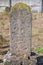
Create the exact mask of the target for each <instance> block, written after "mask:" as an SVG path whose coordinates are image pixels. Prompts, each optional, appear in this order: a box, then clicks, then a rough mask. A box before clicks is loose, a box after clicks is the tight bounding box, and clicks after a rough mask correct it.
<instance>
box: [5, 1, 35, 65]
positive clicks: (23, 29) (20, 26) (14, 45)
mask: <svg viewBox="0 0 43 65" xmlns="http://www.w3.org/2000/svg"><path fill="white" fill-rule="evenodd" d="M31 26H32V16H31V10H30V7H29V6H28V5H26V4H24V3H21V2H20V3H17V4H15V5H14V6H13V7H12V9H11V12H10V53H7V54H6V56H5V58H6V59H4V65H30V64H31V65H32V64H33V63H34V62H33V61H32V60H28V58H29V56H30V52H31V31H32V28H31ZM31 62H32V63H31ZM34 65H35V64H34Z"/></svg>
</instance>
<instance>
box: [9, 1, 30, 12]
mask: <svg viewBox="0 0 43 65" xmlns="http://www.w3.org/2000/svg"><path fill="white" fill-rule="evenodd" d="M21 7H24V8H25V9H27V10H28V11H29V12H31V9H30V7H29V5H27V4H25V3H24V2H18V3H16V4H15V5H14V6H13V7H12V8H11V11H10V13H11V12H12V11H14V10H15V9H17V8H19V9H22V8H21Z"/></svg>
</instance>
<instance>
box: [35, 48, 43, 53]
mask: <svg viewBox="0 0 43 65" xmlns="http://www.w3.org/2000/svg"><path fill="white" fill-rule="evenodd" d="M35 51H36V52H38V53H43V48H41V47H37V48H36V49H35Z"/></svg>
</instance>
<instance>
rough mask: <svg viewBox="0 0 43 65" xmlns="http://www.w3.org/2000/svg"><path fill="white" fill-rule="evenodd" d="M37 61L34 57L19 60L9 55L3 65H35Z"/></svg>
mask: <svg viewBox="0 0 43 65" xmlns="http://www.w3.org/2000/svg"><path fill="white" fill-rule="evenodd" d="M36 63H37V61H36V59H35V58H34V57H32V56H31V57H30V59H26V58H22V59H21V58H19V57H15V56H12V55H10V54H9V56H7V57H6V60H5V61H4V65H36Z"/></svg>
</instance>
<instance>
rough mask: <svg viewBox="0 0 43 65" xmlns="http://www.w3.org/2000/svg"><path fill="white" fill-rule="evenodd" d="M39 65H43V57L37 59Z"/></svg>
mask: <svg viewBox="0 0 43 65" xmlns="http://www.w3.org/2000/svg"><path fill="white" fill-rule="evenodd" d="M37 65H43V56H39V57H37Z"/></svg>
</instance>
